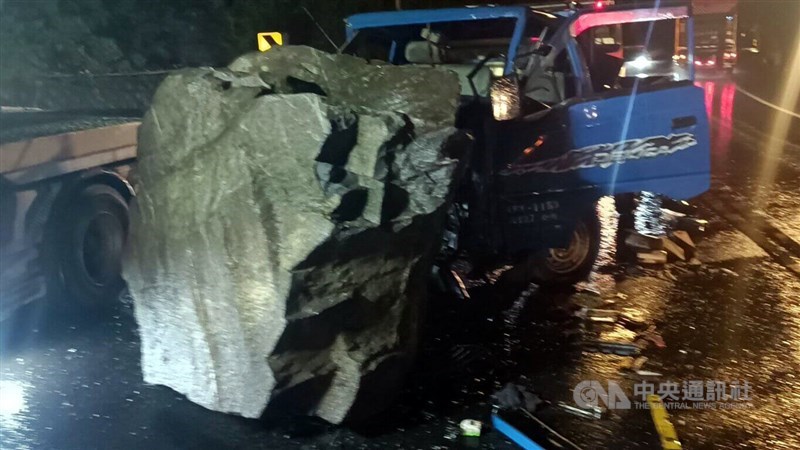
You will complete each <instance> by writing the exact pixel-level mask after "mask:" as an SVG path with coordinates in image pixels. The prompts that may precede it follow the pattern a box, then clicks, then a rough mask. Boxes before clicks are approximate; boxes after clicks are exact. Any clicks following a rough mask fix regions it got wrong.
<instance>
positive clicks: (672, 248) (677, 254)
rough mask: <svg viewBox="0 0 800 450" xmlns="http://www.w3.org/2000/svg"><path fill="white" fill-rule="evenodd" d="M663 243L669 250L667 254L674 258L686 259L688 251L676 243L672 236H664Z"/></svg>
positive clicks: (666, 249) (665, 248)
mask: <svg viewBox="0 0 800 450" xmlns="http://www.w3.org/2000/svg"><path fill="white" fill-rule="evenodd" d="M661 245H662V247H663V248H664V250H665V251H666V252H667V255H668V256H672V257H673V258H672V259H679V260H681V261H686V252H685V251H684V250H683V247H681V246H680V245H678V244H677V243H675V242H674V241H673V240H672V239H671V238H669V237H666V236H664V237H662V238H661Z"/></svg>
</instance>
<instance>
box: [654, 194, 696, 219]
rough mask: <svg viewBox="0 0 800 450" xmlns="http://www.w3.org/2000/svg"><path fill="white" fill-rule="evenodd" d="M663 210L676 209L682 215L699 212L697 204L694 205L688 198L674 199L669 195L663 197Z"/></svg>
mask: <svg viewBox="0 0 800 450" xmlns="http://www.w3.org/2000/svg"><path fill="white" fill-rule="evenodd" d="M661 206H662V210H663V209H666V210H669V211H674V212H676V213H678V214H680V215H682V216H691V215H694V214H697V206H695V205H692V204H691V203H689V202H687V201H686V200H673V199H671V198H669V197H661Z"/></svg>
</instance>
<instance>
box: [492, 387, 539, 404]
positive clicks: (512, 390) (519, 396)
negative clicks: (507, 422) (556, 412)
mask: <svg viewBox="0 0 800 450" xmlns="http://www.w3.org/2000/svg"><path fill="white" fill-rule="evenodd" d="M492 398H493V399H494V404H495V406H496V407H498V408H500V409H518V408H523V409H526V410H528V411H536V409H537V408H538V407H539V406H540V405H541V404H542V403H544V401H543V400H542V399H541V398H539V396H538V395H537V394H535V393H533V392H530V391H528V390H527V389H525V388H524V387H523V386H520V385H518V384H514V383H506V385H505V386H504V387H503V389H501V390H499V391H497V392H495V393H494V394H493V395H492Z"/></svg>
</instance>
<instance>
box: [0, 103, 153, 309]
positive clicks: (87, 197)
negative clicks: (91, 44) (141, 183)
mask: <svg viewBox="0 0 800 450" xmlns="http://www.w3.org/2000/svg"><path fill="white" fill-rule="evenodd" d="M138 127H139V122H138V117H136V116H134V115H126V114H108V113H105V114H104V113H90V112H85V113H74V112H72V113H65V112H45V111H30V110H20V109H6V108H3V111H2V113H0V321H2V320H5V319H7V318H8V317H9V316H10V315H11V314H12V313H13V312H14V311H15V310H17V309H18V308H20V307H21V306H23V305H25V304H27V303H30V302H33V301H35V300H39V299H41V298H43V297H48V301H55V300H63V299H68V300H70V301H75V302H76V303H78V304H80V305H82V306H90V307H100V306H102V305H104V304H110V303H111V302H109V299H110V298H112V297H114V296H115V294H117V293H118V292H119V290H120V289H121V287H122V286H123V283H122V279H121V277H120V275H119V272H120V270H119V267H120V259H121V256H122V246H123V244H124V241H125V236H126V234H127V227H128V206H127V205H128V202H129V201H130V199H131V198H133V195H134V192H133V189H132V188H131V186H130V184H129V183H128V181H127V177H128V174H129V172H130V169H131V167H132V165H133V163H134V162H135V159H136V144H137V130H138Z"/></svg>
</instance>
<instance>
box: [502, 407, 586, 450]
mask: <svg viewBox="0 0 800 450" xmlns="http://www.w3.org/2000/svg"><path fill="white" fill-rule="evenodd" d="M492 425H493V426H494V429H495V430H497V431H498V432H499V433H501V434H503V435H505V437H507V438H508V439H510V440H511V441H512V442H514V443H516V444H517V445H519V446H520V447H522V448H524V449H541V448H559V449H572V450H580V449H581V447H578V445H577V444H575V443H574V442H572V441H570V440H569V439H567V438H566V437H564V436H563V435H561V434H560V433H558V432H557V431H556V430H554V429H553V428H552V427H550V426H548V425H547V424H546V423H544V422H543V421H542V420H541V419H539V418H538V417H536V416H534V415H533V414H532V413H530V412H528V411H526V410H524V409H520V410H512V411H498V412H496V413H494V414H492ZM540 442H541V444H540ZM545 446H546V447H545Z"/></svg>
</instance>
